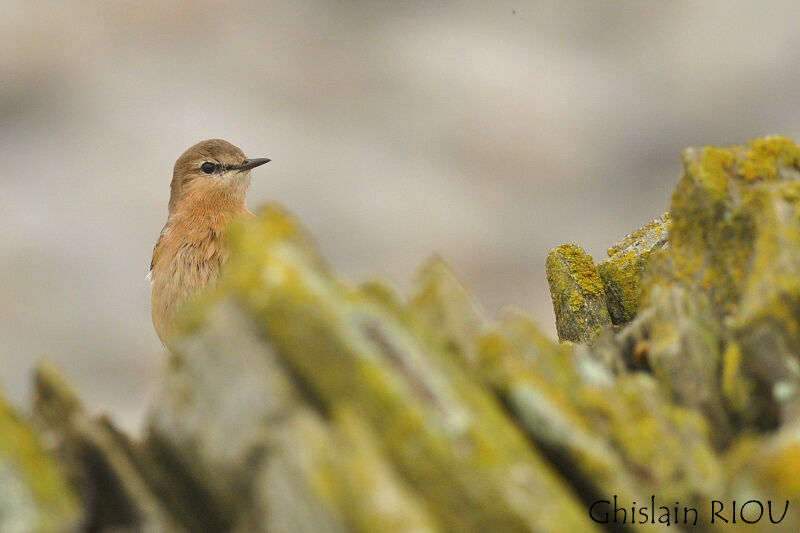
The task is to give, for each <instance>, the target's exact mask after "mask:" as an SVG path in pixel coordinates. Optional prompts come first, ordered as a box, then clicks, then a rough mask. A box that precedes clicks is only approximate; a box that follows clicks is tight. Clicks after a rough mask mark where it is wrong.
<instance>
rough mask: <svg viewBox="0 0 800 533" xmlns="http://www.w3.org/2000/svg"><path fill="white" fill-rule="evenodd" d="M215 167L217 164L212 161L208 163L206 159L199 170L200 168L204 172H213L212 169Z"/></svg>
mask: <svg viewBox="0 0 800 533" xmlns="http://www.w3.org/2000/svg"><path fill="white" fill-rule="evenodd" d="M216 168H217V165H215V164H214V163H209V162H208V161H206V162H205V163H203V164H202V165H200V170H202V171H203V172H205V173H206V174H213V173H214V170H216Z"/></svg>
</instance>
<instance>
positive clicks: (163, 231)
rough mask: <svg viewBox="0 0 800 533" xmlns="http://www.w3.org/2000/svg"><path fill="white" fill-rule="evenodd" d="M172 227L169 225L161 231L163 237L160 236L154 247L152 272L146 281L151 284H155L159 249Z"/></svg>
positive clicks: (151, 264) (151, 263) (151, 262)
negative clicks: (154, 274)
mask: <svg viewBox="0 0 800 533" xmlns="http://www.w3.org/2000/svg"><path fill="white" fill-rule="evenodd" d="M169 230H170V227H169V225H166V226H164V229H162V230H161V235H159V236H158V240H157V241H156V245H155V246H153V257H152V258H151V259H150V271H149V272H148V273H147V276H145V278H144V279H146V280H148V281H149V282H150V283H153V267H155V263H156V255H158V249H159V247H160V246H161V241H163V240H164V237H165V236H166V235H167V234H168V233H169Z"/></svg>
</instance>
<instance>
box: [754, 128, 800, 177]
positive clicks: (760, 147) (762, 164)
mask: <svg viewBox="0 0 800 533" xmlns="http://www.w3.org/2000/svg"><path fill="white" fill-rule="evenodd" d="M781 165H783V166H788V167H794V168H798V165H800V148H798V147H797V145H795V144H794V143H793V142H792V141H791V140H789V139H787V138H786V137H781V136H779V135H775V136H772V137H764V138H763V139H755V140H752V141H750V142H749V143H748V150H747V152H746V153H745V155H744V161H742V164H741V172H742V177H744V179H745V180H747V181H755V180H766V181H773V180H775V179H776V178H777V177H778V172H779V167H780V166H781Z"/></svg>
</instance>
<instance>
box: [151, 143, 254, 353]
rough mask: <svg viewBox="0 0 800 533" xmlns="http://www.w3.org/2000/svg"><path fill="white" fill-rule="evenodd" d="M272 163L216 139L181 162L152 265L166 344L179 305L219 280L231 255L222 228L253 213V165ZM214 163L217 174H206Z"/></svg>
mask: <svg viewBox="0 0 800 533" xmlns="http://www.w3.org/2000/svg"><path fill="white" fill-rule="evenodd" d="M268 161H269V159H247V158H246V157H245V155H244V153H243V152H242V151H241V150H240V149H239V148H237V147H236V146H234V145H232V144H231V143H229V142H227V141H223V140H221V139H211V140H208V141H202V142H200V143H197V144H196V145H194V146H192V147H190V148H189V149H188V150H186V151H185V152H184V153H183V155H181V156H180V157H179V158H178V160H177V161H176V162H175V168H174V171H173V174H172V184H171V186H170V188H171V193H170V199H169V216H168V217H167V223H166V224H165V225H164V229H163V230H161V235H160V236H159V238H158V241H157V242H156V245H155V248H154V249H153V259H152V261H151V263H150V279H151V283H152V293H151V298H150V311H151V315H152V318H153V326H155V330H156V334H157V335H158V338H159V339H161V342H163V343H164V344H168V341H169V339H170V337H171V335H172V332H173V327H174V322H175V314H176V312H177V311H178V309H180V308H181V306H183V305H184V304H185V303H186V302H187V301H189V300H190V299H191V298H193V297H194V296H195V295H197V294H198V293H199V292H202V291H203V290H205V289H206V288H207V287H209V286H210V285H213V284H214V283H216V280H217V276H218V275H219V271H220V267H221V265H222V264H223V263H224V262H225V259H226V252H225V249H224V248H223V246H222V241H221V236H222V232H223V230H224V229H225V226H227V225H228V223H230V221H231V220H233V219H234V218H238V217H249V216H253V214H252V213H251V212H250V211H249V210H248V209H247V207H246V206H245V196H246V194H247V189H248V187H249V185H250V169H252V168H254V167H256V166H258V165H261V164H264V163H266V162H268ZM209 164H211V165H213V166H214V171H213V172H211V173H209V172H206V170H208V169H210V168H211V167H210V166H209ZM204 169H205V170H204Z"/></svg>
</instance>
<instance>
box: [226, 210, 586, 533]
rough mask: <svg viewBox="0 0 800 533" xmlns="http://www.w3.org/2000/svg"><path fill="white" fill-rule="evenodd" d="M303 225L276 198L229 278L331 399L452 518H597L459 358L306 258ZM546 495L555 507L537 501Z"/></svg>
mask: <svg viewBox="0 0 800 533" xmlns="http://www.w3.org/2000/svg"><path fill="white" fill-rule="evenodd" d="M293 225H294V223H293V222H292V221H291V219H289V218H287V216H286V215H285V214H283V213H281V212H279V211H277V210H274V209H272V210H265V211H262V213H261V215H260V220H259V221H258V222H257V223H255V224H250V225H244V224H242V225H240V226H239V227H238V228H237V229H236V230H235V231H233V232H232V234H231V240H230V243H231V246H232V250H233V253H232V258H231V261H230V263H229V264H228V271H227V274H226V278H225V281H224V282H223V284H222V288H221V290H222V291H228V292H230V293H232V294H235V295H236V296H237V297H238V298H239V300H240V301H241V302H242V303H243V305H244V306H245V307H246V308H247V309H248V310H249V311H250V312H251V313H253V315H254V316H255V317H256V320H257V323H258V325H259V327H260V328H261V331H262V332H263V334H264V335H265V336H266V337H267V338H268V339H269V340H270V342H271V343H272V344H273V345H274V347H275V350H276V352H277V353H278V354H279V356H280V359H281V361H283V362H284V363H285V364H286V365H287V367H289V368H291V370H292V372H293V373H294V374H295V375H296V376H297V378H298V379H299V380H301V381H302V383H303V388H304V389H305V390H306V391H308V393H309V394H311V395H312V396H313V398H314V399H315V400H316V401H317V402H319V404H320V406H321V408H322V409H323V410H325V411H332V410H336V408H337V407H338V406H340V405H342V404H345V405H348V406H352V408H353V409H354V410H355V412H356V413H357V415H358V416H359V417H360V418H361V419H362V420H363V421H364V422H365V427H367V428H369V429H370V431H372V432H374V433H375V435H376V439H377V442H378V443H379V445H380V446H381V448H382V449H383V450H385V453H386V454H387V455H388V456H389V457H390V458H391V459H392V461H393V464H394V465H395V468H396V469H397V470H398V471H399V472H400V474H401V475H402V477H403V478H404V479H405V480H406V481H407V482H408V484H409V485H411V486H413V487H414V488H415V489H416V490H417V491H418V492H419V495H420V498H421V499H422V500H423V501H425V502H426V505H427V508H428V510H429V511H430V512H431V514H432V515H433V516H434V517H435V519H436V520H437V521H439V522H440V523H441V524H442V526H443V527H444V528H445V529H448V530H457V531H487V530H489V529H494V530H496V531H508V532H511V531H529V530H535V531H577V530H581V531H592V530H594V529H595V528H594V526H593V524H592V523H591V522H590V521H589V519H588V517H587V516H586V515H585V514H584V513H582V512H581V508H580V506H579V505H578V503H577V501H576V500H575V499H574V496H573V495H572V493H571V492H570V491H569V489H568V488H567V486H566V484H564V482H563V480H561V479H560V478H559V477H558V476H557V474H556V472H555V470H553V469H552V467H551V466H550V465H549V464H548V463H547V462H546V461H545V460H544V459H543V457H542V456H541V455H539V454H538V453H537V451H536V450H535V449H534V448H531V447H530V446H529V445H528V444H527V443H526V441H525V439H524V437H523V436H522V434H521V433H520V432H519V431H518V429H517V427H516V425H515V424H514V423H513V422H512V421H511V420H510V419H509V418H508V417H507V415H506V414H505V413H503V411H502V410H501V409H500V408H499V405H498V404H497V403H496V401H495V400H494V399H493V398H492V397H491V395H490V394H489V392H488V391H487V390H486V389H485V388H484V387H482V386H481V384H479V383H476V382H475V381H474V380H473V379H471V377H470V375H469V374H468V373H467V372H465V370H464V369H463V367H462V366H461V365H460V364H459V359H458V358H457V357H456V356H454V355H453V354H452V353H450V352H448V351H447V350H443V349H442V347H441V346H440V345H439V344H438V343H437V342H435V341H433V340H432V339H426V338H425V337H424V336H420V335H419V334H417V333H415V331H414V329H413V328H410V327H408V325H407V324H405V323H404V322H402V321H400V320H398V319H397V318H396V317H395V316H394V314H392V313H390V312H387V311H386V310H385V309H384V307H383V306H382V305H380V304H376V303H374V302H372V301H370V299H369V298H368V297H366V296H365V295H364V294H362V293H360V292H359V291H358V290H357V289H356V288H355V287H353V286H352V285H350V284H348V283H346V282H343V281H342V280H340V279H337V278H336V277H334V276H333V275H332V274H331V273H330V272H329V271H328V270H327V269H326V268H324V267H321V266H319V265H317V264H314V263H310V262H309V261H307V260H306V254H305V252H304V251H303V250H299V249H297V247H296V246H295V244H294V242H296V241H297V240H301V241H302V240H303V239H298V238H297V237H296V235H295V233H298V232H299V231H300V230H299V229H295V230H290V229H288V228H291V227H292V226H293ZM541 498H547V501H548V507H549V509H550V510H551V512H548V513H541V512H538V511H537V510H536V508H535V506H532V505H531V502H534V501H537V500H539V499H541Z"/></svg>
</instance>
